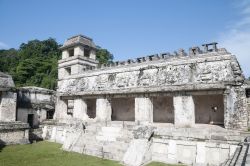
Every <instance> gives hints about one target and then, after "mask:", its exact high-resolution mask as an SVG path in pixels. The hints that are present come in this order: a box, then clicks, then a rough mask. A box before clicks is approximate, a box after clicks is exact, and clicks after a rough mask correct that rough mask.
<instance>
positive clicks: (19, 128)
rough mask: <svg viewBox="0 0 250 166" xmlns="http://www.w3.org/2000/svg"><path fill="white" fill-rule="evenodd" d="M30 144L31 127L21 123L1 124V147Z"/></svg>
mask: <svg viewBox="0 0 250 166" xmlns="http://www.w3.org/2000/svg"><path fill="white" fill-rule="evenodd" d="M27 143H29V126H28V124H27V123H21V122H0V145H9V144H27Z"/></svg>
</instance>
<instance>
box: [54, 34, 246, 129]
mask: <svg viewBox="0 0 250 166" xmlns="http://www.w3.org/2000/svg"><path fill="white" fill-rule="evenodd" d="M216 44H217V43H211V44H204V45H203V49H200V48H199V47H193V48H190V50H189V53H188V54H187V53H185V51H184V50H182V49H180V50H179V52H175V53H174V54H170V53H162V54H156V55H150V56H145V57H140V58H136V59H129V60H127V61H122V62H114V63H110V64H105V65H98V61H97V60H96V55H95V52H96V47H95V44H94V43H93V41H92V39H90V38H88V37H86V36H81V35H79V36H74V37H72V38H70V39H68V40H67V41H66V42H65V43H64V45H63V46H62V47H61V50H62V60H60V61H59V62H58V72H59V78H58V79H59V80H58V101H57V111H56V115H55V119H57V120H59V121H61V122H70V121H72V120H83V121H93V120H94V121H96V122H98V121H105V122H107V121H132V122H136V124H144V123H149V124H150V123H170V124H173V125H174V126H186V127H188V126H189V127H191V126H195V125H196V124H215V125H221V126H224V127H225V128H226V129H247V127H248V110H247V103H246V94H245V91H246V89H245V88H244V76H243V75H242V71H241V68H240V65H239V63H238V61H237V59H236V57H235V56H234V55H232V54H230V53H229V52H227V50H226V49H224V48H217V45H216Z"/></svg>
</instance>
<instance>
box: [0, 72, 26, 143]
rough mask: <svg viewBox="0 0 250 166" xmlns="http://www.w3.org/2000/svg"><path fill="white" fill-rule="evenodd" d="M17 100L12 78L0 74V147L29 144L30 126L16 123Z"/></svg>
mask: <svg viewBox="0 0 250 166" xmlns="http://www.w3.org/2000/svg"><path fill="white" fill-rule="evenodd" d="M16 100H17V93H16V90H15V85H14V82H13V80H12V77H11V76H10V75H7V74H4V73H2V72H0V145H5V144H16V143H19V144H25V143H29V125H28V124H27V123H22V122H19V121H16Z"/></svg>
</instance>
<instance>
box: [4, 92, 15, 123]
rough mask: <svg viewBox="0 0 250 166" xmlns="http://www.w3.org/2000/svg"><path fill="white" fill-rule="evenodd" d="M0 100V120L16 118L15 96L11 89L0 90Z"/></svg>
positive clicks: (5, 120)
mask: <svg viewBox="0 0 250 166" xmlns="http://www.w3.org/2000/svg"><path fill="white" fill-rule="evenodd" d="M0 95H1V97H0V98H1V100H0V121H4V122H10V121H15V120H16V98H17V95H16V93H15V92H12V91H4V92H1V94H0Z"/></svg>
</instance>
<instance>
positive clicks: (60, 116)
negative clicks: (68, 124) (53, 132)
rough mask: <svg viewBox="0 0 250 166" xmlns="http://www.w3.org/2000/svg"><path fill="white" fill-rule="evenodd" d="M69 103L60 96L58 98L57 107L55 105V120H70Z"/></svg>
mask: <svg viewBox="0 0 250 166" xmlns="http://www.w3.org/2000/svg"><path fill="white" fill-rule="evenodd" d="M67 109H68V108H67V102H66V100H62V99H61V98H60V96H57V98H56V105H55V114H54V117H53V119H55V120H58V121H60V122H61V121H62V120H65V119H67V118H69V117H70V116H71V115H67Z"/></svg>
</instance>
